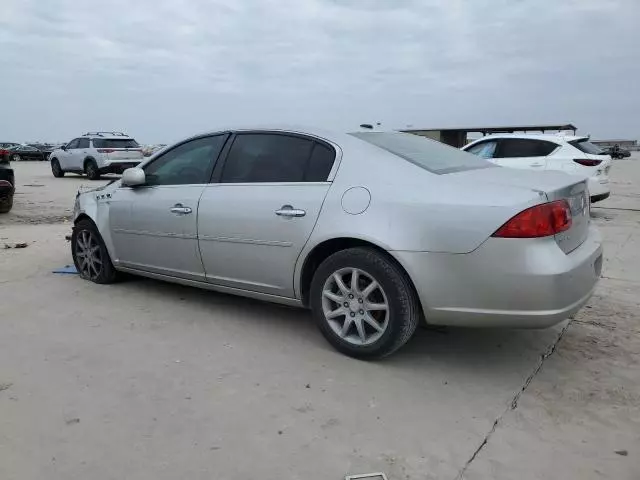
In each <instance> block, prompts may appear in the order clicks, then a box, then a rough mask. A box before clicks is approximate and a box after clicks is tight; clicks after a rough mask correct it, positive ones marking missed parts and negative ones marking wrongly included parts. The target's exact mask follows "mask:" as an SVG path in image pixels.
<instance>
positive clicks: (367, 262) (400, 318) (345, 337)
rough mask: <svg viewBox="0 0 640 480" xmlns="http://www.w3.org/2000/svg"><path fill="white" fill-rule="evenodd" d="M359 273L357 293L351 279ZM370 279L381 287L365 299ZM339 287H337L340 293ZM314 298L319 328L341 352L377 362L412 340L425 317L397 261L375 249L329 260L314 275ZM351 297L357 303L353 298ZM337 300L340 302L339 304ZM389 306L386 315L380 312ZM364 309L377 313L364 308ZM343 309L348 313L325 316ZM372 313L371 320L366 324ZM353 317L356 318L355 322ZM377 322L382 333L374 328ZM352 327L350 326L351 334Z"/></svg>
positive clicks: (339, 254)
mask: <svg viewBox="0 0 640 480" xmlns="http://www.w3.org/2000/svg"><path fill="white" fill-rule="evenodd" d="M354 270H355V271H357V272H359V273H358V278H359V280H357V282H358V285H360V286H359V287H358V285H356V289H355V290H352V289H351V288H350V287H351V283H350V282H351V280H350V278H351V279H352V278H353V273H349V272H353V271H354ZM334 274H338V275H339V276H340V277H341V279H342V280H343V285H344V286H346V287H347V288H348V289H349V291H350V292H355V294H352V293H346V292H345V291H344V290H342V289H341V288H340V287H339V284H338V283H337V282H336V281H335V275H334ZM369 280H373V281H375V282H377V284H378V287H376V288H375V289H374V290H373V291H372V292H371V293H369V294H368V296H363V294H366V291H367V286H371V285H372V283H368V284H367V282H368V281H369ZM333 287H337V288H336V290H333ZM327 292H328V294H330V295H331V298H329V297H328V296H327ZM334 292H335V293H334ZM310 295H311V299H310V300H311V301H310V303H311V310H312V312H313V316H314V319H315V321H316V323H317V325H318V328H319V329H320V331H321V332H322V334H323V335H324V337H325V338H326V339H327V341H328V342H329V343H330V344H331V345H332V346H333V347H334V348H335V349H336V350H338V351H340V352H342V353H344V354H345V355H348V356H350V357H355V358H361V359H373V358H381V357H385V356H387V355H390V354H392V353H393V352H395V351H396V350H397V349H399V348H400V347H402V346H403V345H404V344H405V343H407V341H409V339H410V338H411V336H412V335H413V333H414V332H415V330H416V327H417V326H418V323H419V322H420V318H421V311H420V305H419V302H418V300H417V298H416V294H415V292H414V289H413V286H412V285H411V282H410V280H409V278H408V277H407V275H406V274H405V273H404V272H403V271H402V269H401V268H400V267H399V266H398V265H397V264H396V263H395V262H394V261H393V260H392V259H390V258H389V257H387V256H386V255H384V254H382V253H380V252H378V251H377V250H375V249H373V248H361V247H359V248H350V249H347V250H342V251H339V252H337V253H334V254H333V255H331V256H330V257H328V258H327V259H326V260H325V261H324V262H322V264H321V265H320V266H319V267H318V269H317V270H316V272H315V274H314V276H313V280H312V282H311V291H310ZM349 295H354V297H355V298H354V299H350V297H349ZM375 296H377V298H374V297H375ZM336 297H339V298H340V300H339V301H335V300H336ZM361 300H362V301H361ZM343 301H344V302H343ZM357 302H360V303H357ZM347 304H349V306H348V307H347ZM384 304H386V310H383V309H380V308H379V307H380V306H381V305H384ZM359 305H368V306H371V307H375V308H372V309H371V310H368V309H366V308H365V309H360V308H361V306H359ZM343 307H344V308H343ZM338 310H344V311H345V314H344V315H341V314H339V315H337V316H334V317H333V318H332V319H329V318H328V317H327V315H326V314H325V311H330V312H332V313H334V312H337V311H338ZM363 311H364V312H365V313H364V315H362V312H363ZM367 314H368V317H367V318H368V320H364V318H365V316H366V315H367ZM347 315H349V318H352V319H351V320H349V318H348V317H347ZM342 319H344V321H343V320H342ZM372 319H373V320H375V325H376V326H377V328H382V329H383V330H382V331H379V330H378V329H377V328H376V329H374V328H372V325H374V323H371V320H372ZM347 322H349V324H350V326H349V327H347V328H346V332H345V325H346V323H347ZM358 322H360V325H359V324H358ZM362 325H364V326H362ZM361 329H362V332H361ZM338 330H340V332H345V333H344V334H341V333H339V332H338ZM363 333H364V336H365V337H367V335H368V334H371V336H370V337H369V339H368V340H367V341H363Z"/></svg>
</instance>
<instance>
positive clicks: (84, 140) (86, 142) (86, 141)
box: [78, 138, 89, 148]
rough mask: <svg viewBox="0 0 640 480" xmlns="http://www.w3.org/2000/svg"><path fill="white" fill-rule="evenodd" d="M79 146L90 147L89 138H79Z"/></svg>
mask: <svg viewBox="0 0 640 480" xmlns="http://www.w3.org/2000/svg"><path fill="white" fill-rule="evenodd" d="M78 148H89V139H88V138H79V139H78Z"/></svg>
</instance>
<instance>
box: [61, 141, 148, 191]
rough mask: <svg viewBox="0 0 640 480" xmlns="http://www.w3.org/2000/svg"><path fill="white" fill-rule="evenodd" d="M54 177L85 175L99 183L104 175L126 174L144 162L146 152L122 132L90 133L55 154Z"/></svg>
mask: <svg viewBox="0 0 640 480" xmlns="http://www.w3.org/2000/svg"><path fill="white" fill-rule="evenodd" d="M49 158H50V160H51V171H52V172H53V176H54V177H58V178H59V177H63V176H64V174H65V173H66V172H72V173H78V174H82V173H85V174H86V175H87V177H88V178H89V179H91V180H97V179H99V178H100V175H101V174H103V173H122V172H124V171H125V170H126V169H127V168H130V167H136V166H138V164H139V163H140V162H141V161H142V160H143V158H144V157H143V155H142V148H141V147H140V145H138V142H136V141H135V140H134V139H133V138H131V137H129V136H128V135H125V134H124V133H121V132H88V133H85V134H84V135H82V136H81V137H78V138H75V139H73V140H71V141H70V142H69V143H68V144H66V145H64V146H62V147H60V148H59V149H57V150H54V151H53V152H51V155H50V156H49Z"/></svg>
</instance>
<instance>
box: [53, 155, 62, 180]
mask: <svg viewBox="0 0 640 480" xmlns="http://www.w3.org/2000/svg"><path fill="white" fill-rule="evenodd" d="M51 173H53V176H54V177H56V178H61V177H64V170H62V167H60V162H59V161H58V159H57V158H54V159H53V160H51Z"/></svg>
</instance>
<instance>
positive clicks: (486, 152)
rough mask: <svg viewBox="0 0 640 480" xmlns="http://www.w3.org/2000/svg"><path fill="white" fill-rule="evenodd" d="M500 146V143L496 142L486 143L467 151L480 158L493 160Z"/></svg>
mask: <svg viewBox="0 0 640 480" xmlns="http://www.w3.org/2000/svg"><path fill="white" fill-rule="evenodd" d="M497 146H498V142H495V141H486V142H481V143H478V144H476V145H474V146H473V147H471V148H469V149H467V150H466V151H467V152H469V153H473V154H474V155H477V156H479V157H480V158H493V156H494V154H495V153H496V147H497Z"/></svg>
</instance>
